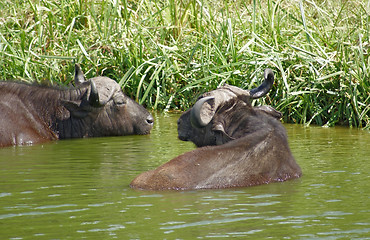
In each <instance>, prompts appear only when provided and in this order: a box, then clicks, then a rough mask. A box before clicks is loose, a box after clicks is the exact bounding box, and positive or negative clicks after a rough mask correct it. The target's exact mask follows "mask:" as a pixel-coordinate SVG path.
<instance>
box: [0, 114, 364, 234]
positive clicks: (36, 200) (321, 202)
mask: <svg viewBox="0 0 370 240" xmlns="http://www.w3.org/2000/svg"><path fill="white" fill-rule="evenodd" d="M154 116H155V121H156V123H155V127H154V129H153V131H152V134H151V135H148V136H125V137H109V138H94V139H76V140H66V141H57V142H52V143H47V144H43V145H35V146H26V147H10V148H4V149H0V173H1V174H0V226H1V231H0V238H1V239H66V238H70V239H81V238H88V239H114V238H118V239H175V238H179V239H208V238H229V237H233V238H242V239H245V238H247V237H250V238H253V239H257V238H271V239H282V238H285V239H315V238H317V239H339V238H344V239H347V238H348V239H350V238H352V239H353V238H366V237H368V236H369V235H370V221H369V219H370V214H369V210H368V205H369V197H370V196H369V191H368V189H369V180H370V179H369V172H370V171H369V170H370V168H369V164H368V161H369V149H368V145H369V142H370V133H369V132H368V131H363V130H358V129H348V128H321V127H309V128H304V127H302V126H299V125H285V127H286V129H287V132H288V136H289V142H290V147H291V149H292V152H293V155H294V156H295V158H296V159H297V162H298V163H299V164H300V166H301V168H302V170H303V174H304V175H303V177H302V178H301V179H297V180H293V181H288V182H284V183H274V184H269V185H263V186H257V187H251V188H239V189H225V190H200V191H184V192H173V191H165V192H151V191H137V190H132V189H130V188H129V186H128V184H129V183H130V181H131V180H132V179H133V178H134V177H135V176H136V175H138V174H139V173H141V172H143V171H147V170H149V169H153V168H155V167H157V166H159V165H160V164H162V163H164V162H166V161H168V160H170V159H172V158H173V157H175V156H177V155H179V154H181V153H184V152H186V151H189V150H191V149H194V146H193V145H192V144H191V143H189V142H182V141H179V140H177V130H176V129H177V126H176V121H177V119H178V117H179V114H166V115H163V114H154Z"/></svg>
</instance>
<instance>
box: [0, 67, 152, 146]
mask: <svg viewBox="0 0 370 240" xmlns="http://www.w3.org/2000/svg"><path fill="white" fill-rule="evenodd" d="M74 81H75V85H76V87H71V88H64V89H63V88H57V87H45V86H37V85H29V84H24V83H16V82H0V147H4V146H11V145H28V144H36V143H41V142H46V141H51V140H56V139H67V138H83V137H103V136H121V135H131V134H149V133H150V130H151V129H152V127H153V117H152V115H151V114H150V113H149V112H148V111H147V110H146V109H145V108H144V107H143V106H141V105H139V104H138V103H136V102H135V101H134V100H132V99H130V98H129V97H127V96H126V95H125V94H124V93H123V92H122V90H121V88H120V86H119V85H118V83H117V82H115V81H114V80H112V79H110V78H108V77H102V76H100V77H94V78H92V79H89V80H85V77H84V74H83V72H82V71H81V69H80V66H79V65H78V64H76V66H75V79H74Z"/></svg>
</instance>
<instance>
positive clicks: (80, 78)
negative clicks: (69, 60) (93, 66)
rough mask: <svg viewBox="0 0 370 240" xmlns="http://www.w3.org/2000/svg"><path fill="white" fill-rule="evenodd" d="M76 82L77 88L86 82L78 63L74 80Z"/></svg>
mask: <svg viewBox="0 0 370 240" xmlns="http://www.w3.org/2000/svg"><path fill="white" fill-rule="evenodd" d="M74 81H75V84H76V86H78V85H80V84H82V83H83V82H85V81H86V79H85V75H84V73H83V72H82V70H81V67H80V64H78V63H76V64H75V79H74Z"/></svg>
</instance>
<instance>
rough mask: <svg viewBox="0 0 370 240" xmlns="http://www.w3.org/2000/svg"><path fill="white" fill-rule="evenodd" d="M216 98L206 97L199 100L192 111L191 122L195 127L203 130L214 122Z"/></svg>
mask: <svg viewBox="0 0 370 240" xmlns="http://www.w3.org/2000/svg"><path fill="white" fill-rule="evenodd" d="M214 99H215V97H212V96H210V97H204V98H201V99H199V100H198V101H197V102H196V103H195V104H194V106H193V108H192V109H191V110H190V122H191V124H192V125H193V126H194V127H197V128H202V127H205V126H207V124H208V123H209V122H210V121H211V120H212V118H213V115H214V114H215V109H214V105H215V104H214V101H212V100H214Z"/></svg>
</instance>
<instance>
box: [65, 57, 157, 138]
mask: <svg viewBox="0 0 370 240" xmlns="http://www.w3.org/2000/svg"><path fill="white" fill-rule="evenodd" d="M75 85H76V87H77V90H80V92H82V93H83V92H84V91H83V89H87V91H85V93H84V94H82V95H80V97H78V98H77V99H76V100H70V99H68V100H65V99H64V100H62V102H63V105H64V106H65V107H66V108H67V109H68V110H69V112H70V114H71V115H72V116H73V117H74V118H76V119H80V120H84V119H85V120H86V122H90V126H89V127H88V130H87V131H86V133H85V135H87V136H90V137H98V136H120V135H130V134H139V135H142V134H148V133H150V130H151V129H152V127H153V122H154V120H153V117H152V115H151V114H150V113H149V112H148V111H147V110H146V109H145V108H144V107H143V106H141V105H140V104H138V103H137V102H135V101H134V100H132V99H131V98H129V97H128V96H126V95H125V94H124V93H123V92H122V89H121V87H120V86H119V85H118V83H117V82H116V81H114V80H112V79H110V78H108V77H102V76H99V77H94V78H91V79H89V80H86V79H85V77H84V74H83V72H82V70H81V68H80V66H79V65H78V64H76V65H75ZM77 92H78V91H77ZM71 94H73V93H71ZM72 99H74V97H72ZM67 115H68V114H67Z"/></svg>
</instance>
